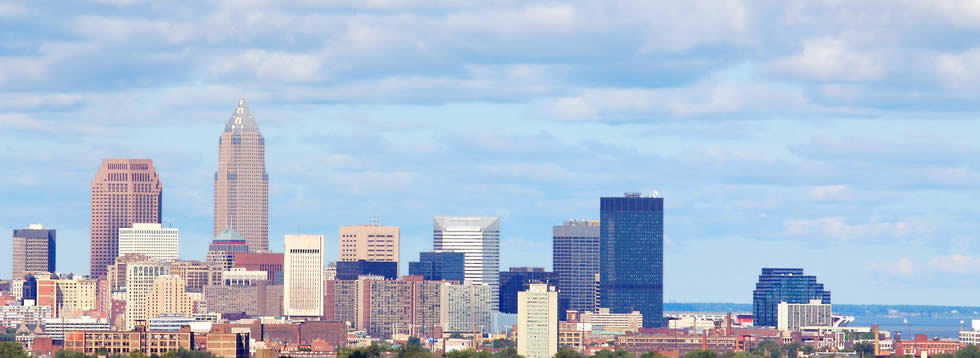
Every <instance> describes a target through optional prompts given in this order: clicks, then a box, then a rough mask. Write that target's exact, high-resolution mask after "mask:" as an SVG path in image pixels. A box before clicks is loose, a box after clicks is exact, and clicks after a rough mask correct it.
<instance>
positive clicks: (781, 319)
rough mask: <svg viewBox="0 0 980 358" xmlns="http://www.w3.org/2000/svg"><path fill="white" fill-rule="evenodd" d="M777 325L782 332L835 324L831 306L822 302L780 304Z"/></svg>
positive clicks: (777, 309)
mask: <svg viewBox="0 0 980 358" xmlns="http://www.w3.org/2000/svg"><path fill="white" fill-rule="evenodd" d="M776 311H777V313H776V315H777V320H776V322H777V324H776V328H777V329H779V330H780V331H799V330H800V328H802V327H830V326H831V325H832V324H833V323H834V318H833V316H832V315H831V313H830V311H831V308H830V304H825V303H821V301H820V300H810V302H809V303H787V302H780V303H779V305H778V306H777V308H776Z"/></svg>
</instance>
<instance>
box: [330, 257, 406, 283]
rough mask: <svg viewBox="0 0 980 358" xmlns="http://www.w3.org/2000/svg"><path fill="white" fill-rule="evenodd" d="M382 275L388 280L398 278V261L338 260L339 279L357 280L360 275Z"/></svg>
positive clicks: (337, 276)
mask: <svg viewBox="0 0 980 358" xmlns="http://www.w3.org/2000/svg"><path fill="white" fill-rule="evenodd" d="M362 275H373V276H381V277H384V278H385V279H387V280H394V279H397V278H398V263H397V262H394V261H364V260H358V261H338V262H337V274H336V276H335V278H336V279H338V280H356V279H357V277H358V276H362Z"/></svg>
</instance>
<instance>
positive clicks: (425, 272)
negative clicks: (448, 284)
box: [408, 252, 466, 283]
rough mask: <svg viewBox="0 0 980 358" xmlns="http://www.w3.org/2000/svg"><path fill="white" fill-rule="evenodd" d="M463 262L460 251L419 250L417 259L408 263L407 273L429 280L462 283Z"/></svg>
mask: <svg viewBox="0 0 980 358" xmlns="http://www.w3.org/2000/svg"><path fill="white" fill-rule="evenodd" d="M465 262H466V254H464V253H462V252H420V253H419V260H418V261H412V262H409V263H408V274H409V275H410V276H422V277H423V278H425V279H426V280H430V281H442V280H445V281H456V282H459V283H463V281H464V280H465V278H464V267H465Z"/></svg>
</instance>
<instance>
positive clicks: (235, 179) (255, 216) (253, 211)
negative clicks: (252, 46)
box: [214, 98, 269, 252]
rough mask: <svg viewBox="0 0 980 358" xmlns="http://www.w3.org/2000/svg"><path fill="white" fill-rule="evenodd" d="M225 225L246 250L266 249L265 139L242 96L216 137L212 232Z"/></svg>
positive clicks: (266, 175)
mask: <svg viewBox="0 0 980 358" xmlns="http://www.w3.org/2000/svg"><path fill="white" fill-rule="evenodd" d="M229 228H230V229H233V230H235V231H236V232H237V233H239V234H240V235H241V236H242V237H244V238H245V241H246V243H247V244H248V250H249V251H259V252H262V251H267V250H269V173H267V172H266V171H265V138H264V137H262V133H261V132H259V126H258V123H256V122H255V117H254V116H252V112H250V111H249V110H248V106H246V105H245V99H244V98H242V99H239V100H238V107H236V108H235V112H234V113H232V114H231V117H230V118H228V122H227V123H226V124H225V130H224V133H222V134H221V138H220V139H219V140H218V170H217V171H216V172H215V173H214V235H215V236H217V235H218V233H220V232H222V231H224V230H225V229H229Z"/></svg>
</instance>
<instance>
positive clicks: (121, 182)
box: [90, 159, 163, 278]
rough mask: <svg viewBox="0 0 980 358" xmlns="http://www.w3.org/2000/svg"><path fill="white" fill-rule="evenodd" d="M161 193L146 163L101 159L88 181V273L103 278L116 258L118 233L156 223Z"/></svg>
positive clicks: (158, 183)
mask: <svg viewBox="0 0 980 358" xmlns="http://www.w3.org/2000/svg"><path fill="white" fill-rule="evenodd" d="M162 191H163V188H162V186H161V184H160V179H159V178H158V177H157V172H156V168H154V167H153V161H152V160H150V159H103V160H102V165H101V166H100V167H99V172H98V173H96V174H95V179H93V180H92V203H91V205H92V216H91V219H92V220H91V232H92V238H91V239H92V241H91V264H90V265H91V267H90V269H91V271H92V278H103V277H105V271H106V266H109V265H112V264H113V263H114V262H116V257H118V256H119V229H120V228H126V227H131V225H133V223H159V222H160V215H161V212H162V207H163V204H162V197H163V196H162V194H161V193H162Z"/></svg>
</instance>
